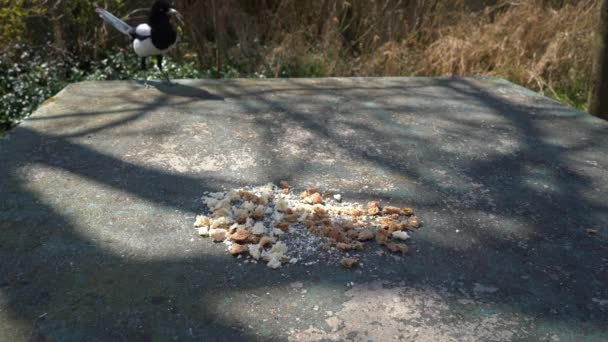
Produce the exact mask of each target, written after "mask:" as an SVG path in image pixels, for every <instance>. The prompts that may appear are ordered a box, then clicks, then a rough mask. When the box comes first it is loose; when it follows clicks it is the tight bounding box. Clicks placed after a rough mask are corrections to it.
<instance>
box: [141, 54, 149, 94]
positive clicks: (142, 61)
mask: <svg viewBox="0 0 608 342" xmlns="http://www.w3.org/2000/svg"><path fill="white" fill-rule="evenodd" d="M146 69H148V67H147V65H146V57H142V58H141V70H144V71H145V70H146ZM144 87H146V89H149V88H150V85H149V84H148V80H144Z"/></svg>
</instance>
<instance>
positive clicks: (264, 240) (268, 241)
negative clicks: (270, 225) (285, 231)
mask: <svg viewBox="0 0 608 342" xmlns="http://www.w3.org/2000/svg"><path fill="white" fill-rule="evenodd" d="M276 241H277V239H276V238H273V237H270V236H264V237H262V238H261V239H260V247H262V248H264V247H266V246H268V245H272V244H273V243H275V242H276Z"/></svg>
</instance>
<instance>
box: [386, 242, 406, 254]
mask: <svg viewBox="0 0 608 342" xmlns="http://www.w3.org/2000/svg"><path fill="white" fill-rule="evenodd" d="M386 248H388V249H389V250H390V251H391V252H393V253H399V252H401V253H402V254H407V253H408V252H409V251H410V248H409V247H408V245H406V244H403V243H392V242H391V243H387V244H386Z"/></svg>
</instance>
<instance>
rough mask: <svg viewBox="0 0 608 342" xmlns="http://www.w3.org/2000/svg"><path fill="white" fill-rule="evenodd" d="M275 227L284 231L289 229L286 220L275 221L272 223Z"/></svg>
mask: <svg viewBox="0 0 608 342" xmlns="http://www.w3.org/2000/svg"><path fill="white" fill-rule="evenodd" d="M274 226H275V228H279V229H280V230H282V231H284V232H286V231H287V229H289V223H288V222H277V223H275V224H274Z"/></svg>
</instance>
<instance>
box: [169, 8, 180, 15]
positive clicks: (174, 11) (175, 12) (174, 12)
mask: <svg viewBox="0 0 608 342" xmlns="http://www.w3.org/2000/svg"><path fill="white" fill-rule="evenodd" d="M167 13H168V14H169V15H170V16H174V15H177V14H179V12H178V11H177V10H176V9H175V8H170V9H169V12H167Z"/></svg>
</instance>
